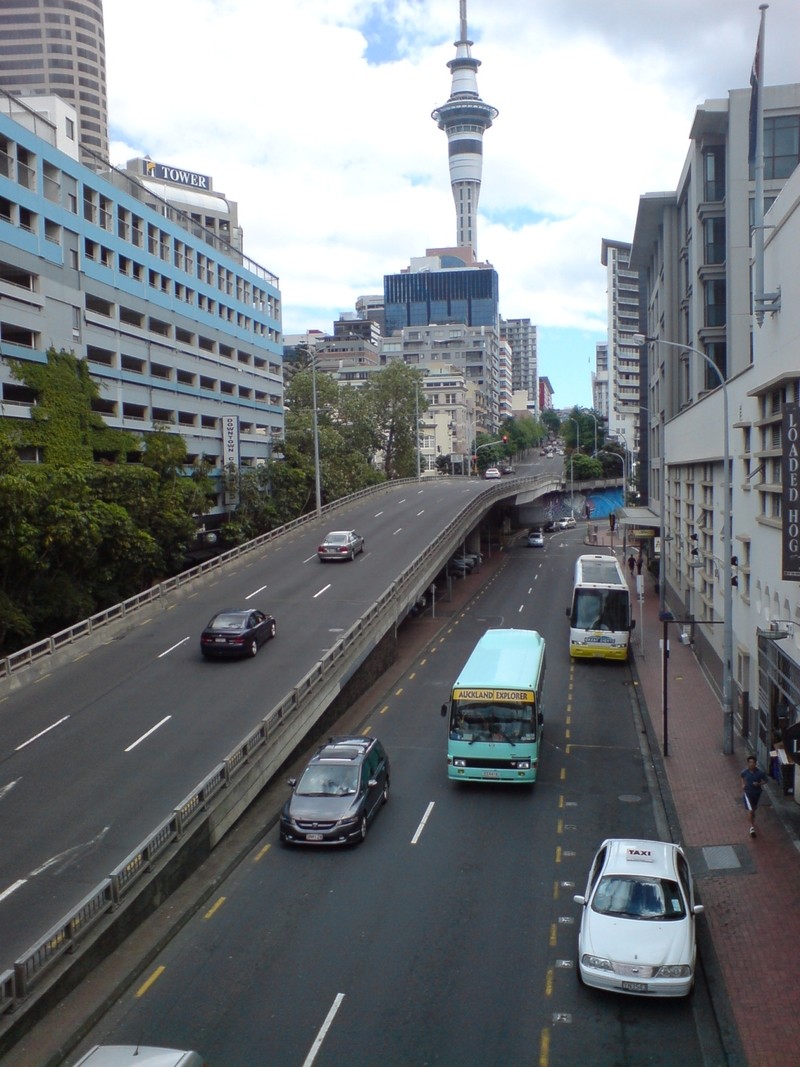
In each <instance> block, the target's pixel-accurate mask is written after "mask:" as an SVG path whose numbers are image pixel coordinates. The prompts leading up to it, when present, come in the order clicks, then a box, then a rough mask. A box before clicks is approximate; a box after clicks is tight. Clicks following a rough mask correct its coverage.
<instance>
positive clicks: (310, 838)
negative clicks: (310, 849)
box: [306, 834, 322, 841]
mask: <svg viewBox="0 0 800 1067" xmlns="http://www.w3.org/2000/svg"><path fill="white" fill-rule="evenodd" d="M321 840H322V834H306V841H321Z"/></svg>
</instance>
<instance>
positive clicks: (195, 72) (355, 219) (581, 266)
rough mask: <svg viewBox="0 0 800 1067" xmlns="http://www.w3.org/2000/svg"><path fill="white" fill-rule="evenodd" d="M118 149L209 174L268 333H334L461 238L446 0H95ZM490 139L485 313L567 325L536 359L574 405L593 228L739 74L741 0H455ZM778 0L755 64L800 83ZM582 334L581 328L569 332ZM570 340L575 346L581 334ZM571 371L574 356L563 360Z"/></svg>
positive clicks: (452, 12) (597, 306)
mask: <svg viewBox="0 0 800 1067" xmlns="http://www.w3.org/2000/svg"><path fill="white" fill-rule="evenodd" d="M104 10H105V24H106V47H107V64H108V80H109V112H110V122H111V132H112V140H113V148H112V160H113V162H115V163H123V162H124V161H125V160H126V159H128V158H131V157H132V156H134V155H139V154H147V155H150V156H152V157H153V158H154V159H157V160H159V161H160V162H165V163H172V164H175V165H179V166H183V167H186V168H188V169H191V170H194V171H199V172H202V173H207V174H211V175H212V176H213V179H214V185H215V188H217V189H219V190H221V191H223V192H225V193H226V194H227V195H228V196H230V197H231V198H232V199H234V200H236V201H237V202H238V204H239V216H240V222H241V224H242V226H243V227H244V231H245V249H246V252H247V254H248V255H249V256H250V257H251V258H252V259H255V260H256V261H257V262H259V263H261V264H262V265H263V266H265V267H266V268H267V269H268V270H270V271H272V272H273V273H274V274H277V275H278V276H279V278H280V280H281V291H282V296H283V317H284V329H285V330H286V332H287V333H292V332H299V331H301V330H304V329H307V328H317V329H322V330H329V329H330V328H331V323H332V320H333V319H334V318H335V317H336V316H337V315H338V314H339V312H341V311H345V310H352V307H353V304H354V301H355V299H356V297H357V296H358V295H360V294H362V293H372V292H380V291H381V289H382V285H383V275H384V274H385V273H390V272H394V271H397V270H399V269H401V268H402V267H403V266H405V265H407V263H408V260H409V259H410V257H411V256H416V255H420V254H422V253H423V251H424V249H425V248H427V247H431V246H435V245H447V244H451V243H454V242H455V213H454V207H453V202H452V199H451V195H450V188H449V178H448V171H447V149H446V139H445V136H444V134H443V133H442V132H441V131H440V130H438V129H437V127H436V124H435V122H433V121H432V120H431V118H430V117H429V116H430V112H431V111H432V110H433V108H434V107H436V106H437V105H438V104H441V103H444V101H445V100H446V99H447V97H448V96H449V93H450V74H449V71H448V70H447V68H446V63H447V61H448V60H450V59H452V58H453V56H454V54H455V50H454V48H453V41H454V40H455V38H456V36H457V26H458V12H459V6H458V0H383V2H382V3H380V2H376V0H289V2H281V0H168V2H165V0H137V2H136V4H131V2H130V0H104ZM468 16H469V27H470V34H471V36H472V38H473V40H474V42H475V44H474V46H473V54H474V55H475V56H476V57H477V58H478V59H480V60H481V61H482V66H481V68H480V70H479V72H478V85H479V89H480V92H481V96H482V97H483V99H484V100H486V101H487V102H488V103H490V104H493V105H494V106H495V107H497V108H498V109H499V111H500V115H499V117H498V119H497V121H496V123H495V125H494V126H493V127H492V129H490V130H488V131H487V133H486V135H485V139H484V170H483V188H482V193H481V210H482V217H481V219H480V222H479V228H478V246H479V247H478V252H479V255H480V256H481V258H485V259H488V260H490V261H491V262H492V263H493V264H494V265H495V267H496V268H497V270H498V273H499V275H500V291H501V305H502V306H501V311H502V313H503V314H504V315H506V316H508V317H510V316H520V315H525V316H530V317H531V318H532V319H533V320H534V321H535V322H537V323H538V324H539V325H540V326H542V327H544V328H566V329H574V330H575V336H576V347H575V361H574V364H573V365H572V366H571V367H570V361H569V359H566V360H565V359H562V358H561V357H560V356H559V360H558V366H553V367H550V366H548V353H547V350H546V348H544V347H543V348H542V349H541V351H540V363H541V371H542V373H544V374H547V375H548V376H549V377H550V379H551V381H553V384H554V385H555V387H556V392H557V395H556V401H557V403H559V404H560V405H566V404H568V403H572V402H579V403H589V375H588V371H587V366H588V360H587V357H593V354H594V341H593V339H592V337H593V335H596V339H598V340H599V339H602V333H603V331H604V329H605V326H604V322H605V308H606V304H605V273H604V270H603V268H602V266H601V264H600V242H601V240H602V238H603V237H609V238H613V239H619V240H630V239H631V237H632V235H633V226H634V222H635V218H636V212H637V208H638V198H639V196H640V195H641V194H642V193H644V192H649V191H653V190H661V189H671V188H674V187H675V184H676V183H677V180H678V176H679V173H680V168H681V165H682V163H683V159H684V156H685V153H686V149H687V147H688V140H687V138H688V132H689V128H690V125H691V122H692V117H693V114H694V109H695V107H696V106H697V105H699V104H701V103H702V102H703V100H705V99H707V98H720V97H725V96H726V94H727V92H728V90H729V89H733V88H740V87H745V86H747V84H748V79H749V73H750V65H751V63H752V59H753V52H754V49H755V41H756V34H757V31H758V17H759V12H758V5H757V4H756V3H751V2H750V0H703V2H702V3H700V4H698V3H697V0H647V2H646V3H642V2H641V0H606V2H604V3H602V4H599V3H597V2H596V0H559V2H557V3H553V0H502V2H501V3H498V2H497V0H469V3H468ZM799 31H800V16H799V15H798V5H797V2H796V0H773V2H772V3H771V5H770V8H769V11H768V13H767V46H766V49H765V71H766V80H767V81H768V82H769V83H773V84H777V83H781V82H791V81H795V80H797V79H798V76H799V75H798V66H797V60H796V41H797V39H798V33H799ZM587 331H588V334H587ZM587 344H589V345H590V346H591V350H590V351H588V352H587ZM578 368H579V369H578Z"/></svg>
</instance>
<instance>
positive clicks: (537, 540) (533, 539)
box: [528, 530, 544, 548]
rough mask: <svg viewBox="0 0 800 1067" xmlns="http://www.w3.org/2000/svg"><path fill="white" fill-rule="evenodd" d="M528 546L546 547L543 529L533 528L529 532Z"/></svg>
mask: <svg viewBox="0 0 800 1067" xmlns="http://www.w3.org/2000/svg"><path fill="white" fill-rule="evenodd" d="M528 548H544V535H543V534H542V531H541V530H531V532H530V533H529V534H528Z"/></svg>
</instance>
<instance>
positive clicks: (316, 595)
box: [312, 582, 331, 600]
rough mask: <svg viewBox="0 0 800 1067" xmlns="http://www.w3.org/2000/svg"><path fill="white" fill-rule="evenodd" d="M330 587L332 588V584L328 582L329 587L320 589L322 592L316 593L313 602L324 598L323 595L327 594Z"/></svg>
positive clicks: (324, 586) (325, 586)
mask: <svg viewBox="0 0 800 1067" xmlns="http://www.w3.org/2000/svg"><path fill="white" fill-rule="evenodd" d="M330 587H331V583H330V582H328V584H327V585H323V587H322V588H321V589H320V591H319V592H318V593H314V596H313V597H312V600H316V599H317V597H318V596H322V594H323V593H327V592H328V590H329V589H330Z"/></svg>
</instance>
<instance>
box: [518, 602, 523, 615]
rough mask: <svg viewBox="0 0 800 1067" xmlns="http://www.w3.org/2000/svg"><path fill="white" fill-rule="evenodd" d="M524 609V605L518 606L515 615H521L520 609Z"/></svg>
mask: <svg viewBox="0 0 800 1067" xmlns="http://www.w3.org/2000/svg"><path fill="white" fill-rule="evenodd" d="M524 607H525V605H524V604H520V606H519V607H518V608H517V614H522V609H523V608H524Z"/></svg>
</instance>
